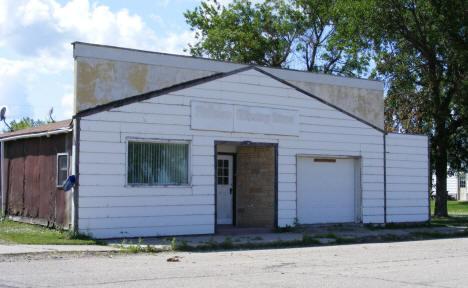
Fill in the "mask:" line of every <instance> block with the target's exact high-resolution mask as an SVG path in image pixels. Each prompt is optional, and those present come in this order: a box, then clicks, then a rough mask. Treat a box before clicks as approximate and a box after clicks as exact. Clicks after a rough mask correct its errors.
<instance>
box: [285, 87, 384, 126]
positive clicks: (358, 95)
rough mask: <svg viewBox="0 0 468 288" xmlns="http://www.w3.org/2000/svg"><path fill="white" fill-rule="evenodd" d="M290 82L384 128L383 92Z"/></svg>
mask: <svg viewBox="0 0 468 288" xmlns="http://www.w3.org/2000/svg"><path fill="white" fill-rule="evenodd" d="M289 82H290V83H291V84H294V85H296V86H298V87H299V88H302V89H304V90H306V91H307V92H309V93H312V94H313V95H316V96H318V97H320V98H322V99H323V100H325V101H327V102H329V103H331V104H333V105H335V106H338V107H340V108H341V109H343V110H345V111H346V112H349V113H351V114H353V115H356V116H358V117H359V118H361V119H363V120H365V121H367V122H369V123H371V124H373V125H375V126H377V127H379V128H381V129H383V128H384V101H383V92H382V91H379V90H372V89H363V88H355V87H347V86H338V85H325V84H317V83H307V82H300V81H291V80H290V81H289Z"/></svg>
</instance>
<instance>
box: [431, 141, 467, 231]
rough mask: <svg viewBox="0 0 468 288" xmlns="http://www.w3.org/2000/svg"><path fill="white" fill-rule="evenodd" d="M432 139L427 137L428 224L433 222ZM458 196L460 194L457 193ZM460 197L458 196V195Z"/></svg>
mask: <svg viewBox="0 0 468 288" xmlns="http://www.w3.org/2000/svg"><path fill="white" fill-rule="evenodd" d="M431 166H432V165H431V139H429V136H427V175H428V179H427V181H428V182H427V183H429V185H428V186H429V187H427V188H428V193H427V194H428V196H427V210H428V211H427V214H428V217H427V223H430V222H431V190H432V174H431ZM458 182H459V181H457V184H458ZM458 185H460V184H458ZM458 191H460V189H458ZM457 194H459V193H458V192H457ZM457 197H458V195H457Z"/></svg>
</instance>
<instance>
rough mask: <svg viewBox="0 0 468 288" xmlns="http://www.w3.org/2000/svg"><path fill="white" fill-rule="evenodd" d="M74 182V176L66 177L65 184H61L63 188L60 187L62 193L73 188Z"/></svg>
mask: <svg viewBox="0 0 468 288" xmlns="http://www.w3.org/2000/svg"><path fill="white" fill-rule="evenodd" d="M75 180H76V178H75V175H70V176H68V178H67V180H66V181H65V183H63V186H62V189H63V191H68V190H70V189H71V188H73V186H75Z"/></svg>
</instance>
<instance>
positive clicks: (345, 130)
mask: <svg viewBox="0 0 468 288" xmlns="http://www.w3.org/2000/svg"><path fill="white" fill-rule="evenodd" d="M343 96H345V95H343ZM192 101H205V102H215V103H223V104H236V105H247V106H256V107H269V108H281V109H289V110H295V111H297V113H298V115H299V117H298V118H299V131H300V134H299V136H291V135H268V134H260V133H236V132H229V131H207V130H192V129H191V126H190V117H191V115H190V111H191V108H190V107H191V106H190V105H191V102H192ZM80 128H81V131H80V155H79V157H80V162H79V164H80V179H79V181H80V183H79V184H80V193H79V197H80V199H79V201H80V202H79V204H80V205H79V215H80V221H81V222H80V224H81V225H80V227H79V229H80V231H81V232H83V233H88V234H92V235H93V236H94V237H98V238H104V237H132V236H142V237H143V236H157V235H180V234H205V233H213V232H214V215H215V202H214V197H215V195H214V180H215V179H214V173H215V171H214V159H215V158H214V143H215V141H237V142H240V141H251V142H262V143H277V144H278V225H279V226H285V225H292V224H293V223H294V219H295V218H296V217H297V212H296V199H297V197H296V157H297V155H323V156H332V157H333V156H335V157H350V156H352V157H358V159H360V166H361V180H362V184H361V189H362V199H363V202H362V219H363V222H364V223H382V222H383V219H384V205H383V190H384V183H383V174H382V173H383V172H382V167H383V134H382V132H380V131H377V130H376V129H374V128H372V127H369V126H368V125H366V124H364V123H362V122H361V121H358V120H356V119H355V118H353V117H351V116H349V115H347V114H345V113H342V112H340V111H338V110H336V109H334V108H333V107H331V106H329V105H326V104H324V103H322V102H320V101H317V100H316V99H314V98H312V97H309V96H307V95H304V94H302V93H300V92H298V91H297V90H295V89H293V88H291V87H289V86H287V85H285V84H283V83H281V82H279V81H276V80H274V79H273V78H270V77H268V76H266V75H264V74H262V73H259V72H257V71H252V70H249V71H245V72H241V73H239V74H235V75H231V76H228V77H225V78H222V79H218V80H214V81H212V82H207V83H204V84H201V85H198V86H193V87H190V88H186V89H183V90H179V91H175V92H172V93H170V94H167V95H162V96H159V97H155V98H150V99H147V100H145V101H143V102H140V103H132V104H128V105H124V106H121V107H117V108H112V109H110V110H109V111H103V112H98V113H96V114H93V115H90V116H85V117H83V118H82V119H81V120H80ZM132 138H143V139H151V140H154V139H158V140H164V139H166V140H186V141H189V142H190V175H191V181H190V185H189V186H167V187H158V186H153V187H132V186H126V185H125V182H126V169H127V168H126V166H125V165H126V145H127V144H126V143H127V141H128V139H132ZM397 168H398V167H397ZM379 172H380V173H381V174H380V175H379ZM190 216H193V217H195V218H194V219H189V218H190ZM185 219H187V221H186V222H185ZM140 220H141V221H140Z"/></svg>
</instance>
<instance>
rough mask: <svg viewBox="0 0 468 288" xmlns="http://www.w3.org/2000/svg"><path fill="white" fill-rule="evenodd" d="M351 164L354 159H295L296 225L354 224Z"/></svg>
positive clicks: (352, 171)
mask: <svg viewBox="0 0 468 288" xmlns="http://www.w3.org/2000/svg"><path fill="white" fill-rule="evenodd" d="M354 161H355V160H354V159H317V158H311V157H299V158H298V160H297V216H298V220H299V223H301V224H314V223H345V222H354V221H355V212H354V210H355V201H354V199H355V193H354V190H355V185H354V184H355V181H354V179H355V176H354Z"/></svg>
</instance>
